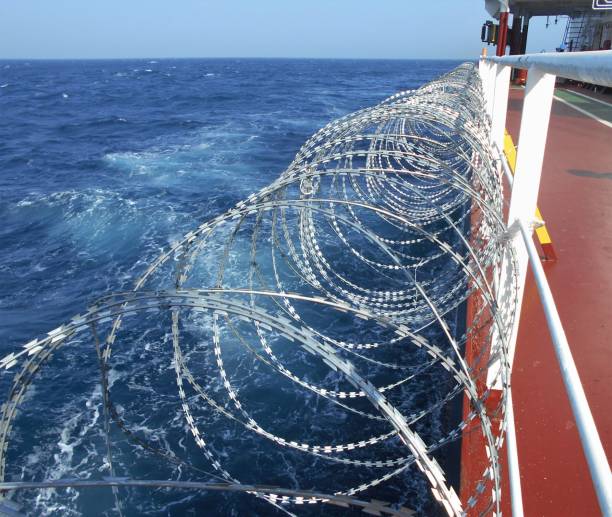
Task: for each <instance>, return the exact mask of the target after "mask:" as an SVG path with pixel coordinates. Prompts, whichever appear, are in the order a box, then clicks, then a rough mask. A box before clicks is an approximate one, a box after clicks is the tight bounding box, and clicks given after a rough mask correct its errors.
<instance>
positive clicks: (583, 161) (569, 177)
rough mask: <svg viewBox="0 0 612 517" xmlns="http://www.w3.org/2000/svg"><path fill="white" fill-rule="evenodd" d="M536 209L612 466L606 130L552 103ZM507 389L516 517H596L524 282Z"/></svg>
mask: <svg viewBox="0 0 612 517" xmlns="http://www.w3.org/2000/svg"><path fill="white" fill-rule="evenodd" d="M522 96H523V90H519V89H512V90H511V91H510V100H509V105H508V120H507V127H508V130H509V131H510V133H511V134H512V136H513V138H514V141H515V142H517V139H518V129H519V123H520V115H521V107H522ZM517 145H518V147H519V149H520V142H517ZM538 205H539V207H540V209H541V211H542V214H543V217H544V219H545V221H546V224H547V227H548V229H549V231H550V233H551V236H552V240H553V245H554V247H555V250H556V254H557V257H558V261H557V262H545V263H544V269H545V272H546V275H547V277H548V280H549V283H550V286H551V290H552V292H553V295H554V297H555V300H556V303H557V307H558V310H559V313H560V316H561V320H562V322H563V325H564V328H565V331H566V334H567V337H568V340H569V343H570V346H571V349H572V353H573V355H574V359H575V362H576V365H577V368H578V372H579V374H580V377H581V379H582V383H583V386H584V388H585V391H586V395H587V397H588V400H589V404H590V407H591V410H592V412H593V415H594V418H595V422H596V424H597V427H598V430H599V433H600V436H601V439H602V442H603V444H604V447H605V449H606V451H607V453H608V458H609V460H610V461H612V129H611V128H609V127H606V126H605V125H603V124H601V123H600V122H598V121H596V120H594V119H591V118H589V117H587V116H585V115H583V114H581V113H580V112H578V111H576V110H574V109H572V108H571V107H570V106H567V105H565V104H562V103H561V102H558V101H554V102H553V108H552V115H551V123H550V129H549V133H548V141H547V148H546V155H545V159H544V168H543V174H542V183H541V187H540V195H539V201H538ZM512 385H513V398H514V406H515V409H514V411H515V418H516V429H517V442H518V452H519V464H520V470H521V480H522V489H523V499H524V509H525V515H526V516H528V517H532V516H537V517H540V516H562V517H573V516H576V517H587V516H596V515H600V511H599V506H598V504H597V499H596V496H595V492H594V490H593V488H592V484H591V479H590V475H589V471H588V467H587V464H586V460H585V458H584V454H583V452H582V447H581V444H580V441H579V436H578V432H577V429H576V427H575V424H574V418H573V415H572V412H571V408H570V405H569V402H568V399H567V395H566V392H565V388H564V386H563V382H562V379H561V375H560V372H559V367H558V364H557V360H556V356H555V353H554V350H553V346H552V342H551V339H550V336H549V333H548V328H547V325H546V320H545V318H544V313H543V311H542V307H541V304H540V300H539V296H538V293H537V289H536V286H535V283H534V281H533V277H532V276H531V274H529V275H528V278H527V284H526V289H525V298H524V301H523V309H522V313H521V324H520V331H519V336H518V343H517V351H516V356H515V363H514V371H513V375H512ZM475 456H476V457H475ZM475 456H474V455H472V456H470V453H469V439H468V440H467V442H466V443H464V444H463V452H462V480H461V483H462V488H463V487H466V488H467V487H468V486H469V485H470V483H471V482H472V479H471V478H473V476H474V475H476V474H477V473H478V474H479V473H480V471H481V465H480V461H479V458H478V457H477V456H478V455H475ZM502 461H503V462H504V463H505V461H506V457H505V450H504V451H503V457H502ZM504 470H505V469H504ZM477 471H478V472H477ZM503 476H504V483H503V492H504V493H503V496H502V499H503V513H504V515H510V514H511V511H510V495H509V491H508V485H507V475H506V472H504V474H503Z"/></svg>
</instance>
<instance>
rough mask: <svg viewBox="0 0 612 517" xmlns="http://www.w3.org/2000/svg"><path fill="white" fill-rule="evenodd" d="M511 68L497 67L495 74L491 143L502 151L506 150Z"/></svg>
mask: <svg viewBox="0 0 612 517" xmlns="http://www.w3.org/2000/svg"><path fill="white" fill-rule="evenodd" d="M510 70H511V68H510V67H509V66H503V65H497V70H496V73H495V93H494V97H493V117H492V119H493V120H492V126H491V143H492V144H493V145H494V146H495V145H496V146H497V147H499V148H500V149H503V148H504V130H505V129H506V113H507V111H508V90H509V89H510Z"/></svg>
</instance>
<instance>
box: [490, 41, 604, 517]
mask: <svg viewBox="0 0 612 517" xmlns="http://www.w3.org/2000/svg"><path fill="white" fill-rule="evenodd" d="M513 67H514V68H521V69H528V70H529V75H528V79H527V85H526V88H525V98H524V103H523V112H522V115H521V125H520V132H519V143H520V147H519V149H518V155H517V161H516V170H515V175H514V178H512V177H511V174H509V172H510V170H509V167H508V164H507V162H506V161H505V157H504V156H503V152H502V151H501V150H502V149H503V148H504V129H505V122H506V111H507V105H508V90H509V80H510V70H511V68H513ZM479 69H480V74H481V78H482V82H483V89H484V92H485V101H486V103H485V105H486V109H487V111H488V113H489V115H490V117H491V144H492V146H493V147H494V148H495V149H497V151H498V152H499V154H500V159H501V166H502V167H503V170H504V172H505V173H506V175H508V176H510V177H509V183H510V185H511V196H510V208H509V212H508V226H509V227H510V228H511V229H515V230H517V231H514V232H511V233H512V235H511V240H512V244H513V246H514V249H515V250H516V255H517V263H518V287H519V292H518V303H517V305H516V311H517V314H519V315H520V311H521V305H522V299H523V292H524V285H525V278H526V275H527V269H528V267H529V264H531V268H532V271H533V274H534V278H535V280H536V284H537V287H538V292H539V294H540V299H541V302H542V306H543V309H544V313H545V315H546V321H547V323H548V328H549V331H550V335H551V337H552V341H553V345H554V349H555V353H556V356H557V360H558V362H559V366H560V369H561V375H562V377H563V382H564V384H565V389H566V391H567V395H568V398H569V401H570V404H571V407H572V411H573V414H574V418H575V420H576V425H577V428H578V431H579V434H580V440H581V443H582V447H583V450H584V454H585V456H586V459H587V463H588V466H589V470H590V473H591V478H592V480H593V486H594V488H595V491H596V493H597V498H598V501H599V506H600V508H601V511H602V514H603V515H604V516H606V517H612V474H611V473H610V466H609V464H608V461H607V458H606V454H605V451H604V448H603V445H602V443H601V439H600V437H599V434H598V432H597V428H596V426H595V422H594V420H593V415H592V414H591V410H590V408H589V404H588V401H587V398H586V395H585V393H584V389H583V387H582V383H581V382H580V377H579V375H578V370H577V369H576V365H575V363H574V359H573V357H572V353H571V350H570V347H569V343H568V341H567V337H566V335H565V332H564V330H563V325H562V323H561V319H560V317H559V313H558V311H557V308H556V305H555V302H554V299H553V296H552V292H551V290H550V287H549V285H548V281H547V279H546V275H545V274H544V270H543V268H542V265H541V263H540V259H539V256H538V253H537V250H536V248H535V245H534V243H533V240H532V228H533V223H534V214H535V212H536V205H537V197H538V190H539V186H540V177H541V173H542V163H543V160H544V149H545V145H546V137H547V134H548V126H549V121H550V111H551V106H552V100H553V94H554V86H555V80H556V77H557V76H560V77H564V78H568V79H573V80H576V81H581V82H588V83H594V84H599V85H603V86H612V51H596V52H576V53H571V54H566V53H542V54H526V55H520V56H503V57H491V58H482V59H481V61H480V67H479ZM509 267H510V264H502V268H501V269H502V270H501V275H504V273H505V271H507V268H509ZM502 277H503V276H502ZM500 303H501V309H502V310H504V303H505V301H504V300H503V299H502V300H501V301H500ZM508 304H509V300H508V301H506V305H508ZM506 309H507V307H506ZM514 322H515V323H514V326H513V328H512V330H511V335H510V342H509V353H508V355H509V361H510V364H511V365H512V361H513V357H514V351H515V348H516V338H517V333H518V326H519V318H515V319H514ZM495 367H499V366H496V365H493V368H495ZM495 376H496V372H495V371H492V372H490V375H489V378H490V379H494V378H495ZM506 419H507V422H506V424H507V442H506V443H507V452H508V470H509V478H510V496H511V502H512V514H513V516H514V517H519V516H522V515H523V505H522V495H521V486H520V474H519V463H518V451H517V446H516V436H515V427H514V412H513V408H512V394H511V390H509V396H508V410H507V412H506Z"/></svg>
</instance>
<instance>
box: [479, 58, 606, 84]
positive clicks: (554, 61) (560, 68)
mask: <svg viewBox="0 0 612 517" xmlns="http://www.w3.org/2000/svg"><path fill="white" fill-rule="evenodd" d="M484 59H486V60H487V61H491V62H493V63H499V64H501V65H507V66H512V67H514V68H521V69H525V70H528V69H530V68H538V70H541V71H542V72H545V73H547V74H553V75H557V76H559V77H564V78H566V79H572V80H574V81H581V82H585V83H592V84H598V85H601V86H612V50H592V51H586V52H542V53H541V54H522V55H517V56H501V57H486V58H484Z"/></svg>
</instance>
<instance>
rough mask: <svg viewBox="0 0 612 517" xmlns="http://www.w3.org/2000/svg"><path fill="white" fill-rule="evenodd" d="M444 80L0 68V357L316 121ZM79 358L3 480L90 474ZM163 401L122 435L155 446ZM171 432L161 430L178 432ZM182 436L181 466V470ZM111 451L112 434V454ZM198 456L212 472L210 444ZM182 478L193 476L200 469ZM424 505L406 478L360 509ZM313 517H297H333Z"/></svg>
mask: <svg viewBox="0 0 612 517" xmlns="http://www.w3.org/2000/svg"><path fill="white" fill-rule="evenodd" d="M457 64H458V62H455V61H424V60H418V61H408V60H406V61H402V60H397V61H384V60H308V59H303V60H284V59H270V60H268V59H176V60H171V59H163V60H162V59H160V60H154V59H146V60H108V61H105V60H95V61H29V62H26V61H0V220H1V222H2V224H0V354H1V355H5V354H6V353H9V352H10V351H13V350H14V349H15V348H16V347H18V346H19V345H22V344H23V343H26V342H27V341H29V340H30V339H32V338H34V337H36V336H39V335H41V334H44V333H46V332H48V331H49V330H51V329H54V328H55V327H57V326H58V325H60V324H61V323H63V322H64V321H66V320H68V319H69V318H70V317H71V316H73V315H74V314H78V313H80V312H82V311H83V309H84V308H85V307H87V305H88V304H90V303H91V302H92V301H93V300H95V299H96V298H98V297H100V296H101V295H103V294H106V293H109V292H114V291H122V290H129V289H130V287H131V286H132V285H133V281H134V279H135V278H136V277H137V276H139V275H140V274H142V273H143V272H144V271H145V270H146V268H147V267H148V265H149V264H150V263H151V261H152V260H154V259H155V258H156V257H157V256H158V255H159V254H160V252H161V251H162V250H163V249H166V248H168V247H169V246H170V244H171V243H172V242H174V241H176V240H177V239H178V238H179V237H180V236H182V235H184V234H185V233H187V232H188V231H189V230H191V229H193V228H195V227H197V226H198V225H199V224H201V223H202V222H204V221H206V220H208V219H211V218H212V217H214V216H216V215H218V214H220V213H222V212H224V211H225V210H227V209H229V208H231V207H232V206H233V205H235V204H236V203H237V202H238V201H240V200H241V199H244V198H245V197H247V196H248V195H249V194H251V193H252V192H256V191H258V190H259V189H261V188H262V187H264V186H266V185H267V184H269V183H270V182H271V181H272V180H274V179H275V178H276V177H277V176H279V174H280V173H281V172H282V171H283V170H284V169H285V168H286V167H287V165H288V164H289V163H290V162H291V161H292V159H293V157H294V156H295V153H296V152H297V151H298V149H299V148H300V146H301V145H302V143H303V142H304V141H305V140H306V139H307V138H308V137H309V136H310V135H311V134H312V133H314V132H315V131H316V130H317V129H319V128H320V127H322V126H323V125H325V124H326V123H328V122H330V121H331V120H333V119H335V118H338V117H341V116H343V115H346V114H348V113H350V112H352V111H355V110H358V109H361V108H364V107H367V106H371V105H373V104H376V103H378V102H380V101H381V100H383V99H384V98H386V97H388V96H390V95H392V94H394V93H396V92H398V91H401V90H406V89H413V88H417V87H419V86H421V85H423V84H424V83H426V82H428V81H430V80H432V79H434V78H436V77H438V76H440V75H441V74H443V73H445V72H447V71H449V70H451V69H453V68H454V67H455V66H457ZM79 347H82V350H80V349H79ZM92 351H93V349H92V344H91V343H88V342H85V341H84V342H83V343H81V344H79V343H77V344H76V345H74V346H73V347H72V349H71V351H66V352H62V354H63V355H62V354H60V355H59V356H58V358H56V360H57V361H59V363H60V364H61V365H62V364H63V366H64V368H61V367H59V368H58V369H55V370H54V369H53V368H50V369H49V371H47V372H45V374H44V375H43V377H42V378H41V380H40V381H39V382H38V383H37V384H35V385H34V387H33V391H34V393H33V394H31V395H30V396H29V398H28V399H27V400H26V404H25V405H26V406H27V407H28V409H25V408H24V411H25V413H26V415H25V416H24V418H25V420H23V422H22V424H21V427H16V435H17V436H16V438H14V441H13V442H11V445H10V448H11V449H10V451H9V467H7V473H6V478H7V479H15V480H17V479H38V480H42V479H58V478H60V477H75V476H80V477H86V478H95V477H100V476H104V475H107V474H108V472H107V470H105V455H104V447H103V444H102V445H101V444H100V442H99V440H98V441H96V439H95V436H97V435H96V434H95V433H97V432H98V431H96V430H99V429H100V427H101V426H100V421H101V420H100V419H101V418H102V417H101V406H102V400H101V395H100V388H99V386H98V383H97V381H98V380H99V379H98V378H97V377H95V375H96V361H95V354H93V353H92ZM124 360H125V363H124V364H123V365H122V366H124V367H125V368H117V369H116V370H114V371H113V372H111V381H112V382H117V383H119V384H120V383H122V382H123V383H126V385H128V384H129V383H136V384H139V385H140V386H142V387H143V390H144V389H145V387H146V389H152V388H151V387H150V386H149V384H147V381H146V379H148V377H147V376H150V375H152V373H151V372H148V371H147V370H146V368H145V367H144V366H143V364H142V363H143V362H144V361H146V360H147V359H143V358H142V357H141V356H140V355H138V354H136V353H134V354H133V355H129V354H128V355H126V356H125V358H124ZM62 361H63V362H62ZM53 364H54V363H53ZM148 364H149V365H150V364H154V363H148ZM154 371H155V370H154V369H153V372H154ZM92 372H93V373H92ZM113 375H114V377H113ZM92 376H93V377H92ZM140 376H142V379H145V380H142V381H141V379H140ZM170 378H171V377H170ZM119 384H118V385H119ZM150 384H151V385H152V383H150ZM7 386H8V385H7V384H6V382H3V383H2V385H1V386H0V387H2V389H5V388H6V387H7ZM49 386H53V387H54V389H53V393H49V390H48V387H49ZM57 386H59V387H60V388H59V389H57V390H56V387H57ZM147 386H148V387H147ZM170 391H171V390H168V393H165V392H163V389H162V392H161V394H159V393H158V395H159V397H160V399H162V400H160V401H158V400H157V398H156V396H152V395H151V396H149V397H148V398H147V397H145V399H146V400H149V402H150V406H149V407H147V408H146V410H145V409H143V411H144V413H143V415H141V416H142V418H141V420H140V421H139V422H140V424H139V425H140V431H141V432H142V433H143V434H144V435H146V436H149V435H152V434H155V440H157V442H158V443H159V444H160V447H164V446H165V440H168V441H170V439H169V438H168V435H169V434H170V433H171V430H167V429H162V423H161V421H162V420H161V419H160V418H157V417H158V416H159V413H160V412H162V411H166V410H167V408H168V407H170V406H171V405H172V404H176V405H180V404H179V401H178V400H177V399H176V397H174V398H171V394H170ZM175 391H176V390H175V389H174V392H175ZM269 396H270V397H274V394H273V393H270V394H269ZM166 399H167V400H166ZM158 402H159V404H160V405H159V406H156V404H157V403H158ZM164 404H165V405H164ZM143 407H144V406H143ZM164 408H166V409H164ZM28 411H29V412H30V413H29V414H30V416H28ZM147 412H150V413H147ZM173 418H174V417H173ZM176 418H177V419H176V420H172V419H171V420H172V421H171V424H172V425H174V426H175V428H176V429H179V430H180V429H182V427H181V425H182V424H181V423H180V421H179V419H178V417H176ZM17 424H19V422H17ZM166 433H167V434H166ZM228 433H229V431H228ZM89 434H92V435H94V437H91V436H89ZM183 434H184V436H183V437H182V440H184V442H185V443H181V447H183V449H184V452H185V453H189V454H192V453H193V454H196V453H197V450H195V449H193V448H192V446H191V445H189V444H187V443H186V442H187V441H189V439H190V436H189V435H188V434H187V433H183ZM235 438H236V437H233V436H229V437H228V441H231V440H235ZM122 439H124V438H121V436H120V433H119V432H116V440H117V442H121V440H122ZM179 441H180V440H179ZM119 447H120V445H119ZM214 447H216V448H217V451H216V452H218V453H219V455H220V456H223V454H224V451H223V450H222V444H221V442H219V443H217V444H214ZM139 461H140V462H139V463H138V464H134V465H133V467H134V469H135V470H137V472H136V474H140V477H145V476H146V475H147V473H151V472H152V473H154V474H155V477H157V478H159V477H164V476H165V477H169V478H170V477H171V478H173V479H177V478H179V477H180V476H181V475H182V476H183V478H185V475H184V473H183V472H177V469H178V471H180V467H176V466H173V467H168V466H160V465H159V464H158V462H156V461H154V460H153V459H151V458H149V459H146V458H145V459H144V460H139ZM259 461H260V460H257V461H255V462H254V463H258V462H259ZM279 462H282V458H280V459H279V460H278V461H277V462H276V464H275V466H274V465H273V466H270V465H267V464H266V463H265V461H264V460H263V459H262V460H261V463H262V465H263V467H261V466H259V467H258V468H265V469H272V468H273V467H276V468H278V469H279V471H278V473H276V474H274V476H272V478H274V479H273V480H262V481H264V482H266V481H268V482H272V481H274V482H275V483H277V484H282V481H283V475H284V476H286V480H287V485H292V486H294V485H296V484H302V485H303V484H304V481H303V480H301V479H299V474H298V473H296V472H295V471H294V470H293V469H294V468H295V466H291V465H289V464H287V465H281V464H280V463H279ZM128 463H129V462H128V461H127V460H125V461H124V462H123V464H122V463H121V461H119V462H118V466H117V469H118V471H119V472H118V475H128V474H129V475H134V472H131V470H132V469H130V465H129V464H128ZM234 466H235V467H236V468H239V469H242V471H243V472H242V473H243V474H244V476H243V477H244V478H245V480H246V481H248V482H252V481H254V480H255V477H254V476H255V475H254V474H253V476H252V478H251V477H250V476H251V474H250V473H249V471H250V469H252V470H254V469H255V468H256V467H255V465H253V464H251V463H249V462H246V461H243V462H242V464H240V463H239V462H238V463H237V464H236V465H234ZM200 467H201V468H202V469H205V468H206V461H205V458H203V459H202V460H201V464H200ZM309 468H311V469H312V470H311V471H310V472H311V473H310V474H308V475H307V478H309V477H310V478H313V477H314V476H316V475H317V466H316V465H315V466H314V467H313V466H310V467H309ZM186 477H189V476H186ZM192 477H193V476H192ZM421 493H423V494H425V495H419V494H421ZM427 493H428V490H427V484H426V483H421V484H419V483H417V482H416V481H414V482H413V480H412V478H411V477H410V476H409V475H408V474H407V475H406V476H403V477H399V478H398V479H395V480H394V481H393V482H392V483H391V486H390V487H387V488H385V489H381V491H379V492H377V491H376V490H373V491H371V492H367V493H366V495H365V496H364V498H366V499H370V498H378V499H387V500H392V501H394V502H396V501H400V502H401V503H403V504H406V505H407V506H411V507H414V508H416V509H417V510H419V511H420V512H425V513H427V509H428V508H430V502H429V501H428V500H427V497H428V496H427ZM120 497H121V498H122V507H123V514H124V515H139V514H143V513H146V514H149V515H195V514H198V515H281V513H280V512H278V511H277V510H275V509H274V508H272V507H271V506H270V505H268V504H266V503H265V502H262V501H260V500H258V499H254V498H253V497H251V496H248V495H228V494H194V493H189V492H184V491H182V492H181V491H171V490H161V489H157V490H155V491H153V492H152V493H151V492H147V491H145V490H140V489H139V490H136V489H131V490H129V491H123V492H122V493H120ZM17 500H18V501H19V503H20V504H21V505H22V506H23V509H24V511H25V512H26V513H29V514H32V515H100V514H103V515H116V514H117V513H116V510H115V503H114V499H113V495H112V493H111V491H110V489H96V490H93V491H89V492H82V493H80V492H78V491H75V490H63V491H62V490H60V491H57V492H51V491H39V492H35V491H29V492H23V493H21V494H18V496H17ZM318 512H320V513H318ZM328 512H332V510H330V509H329V508H324V507H320V508H319V507H317V508H311V509H308V510H307V513H308V514H309V515H316V514H333V513H328Z"/></svg>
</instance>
